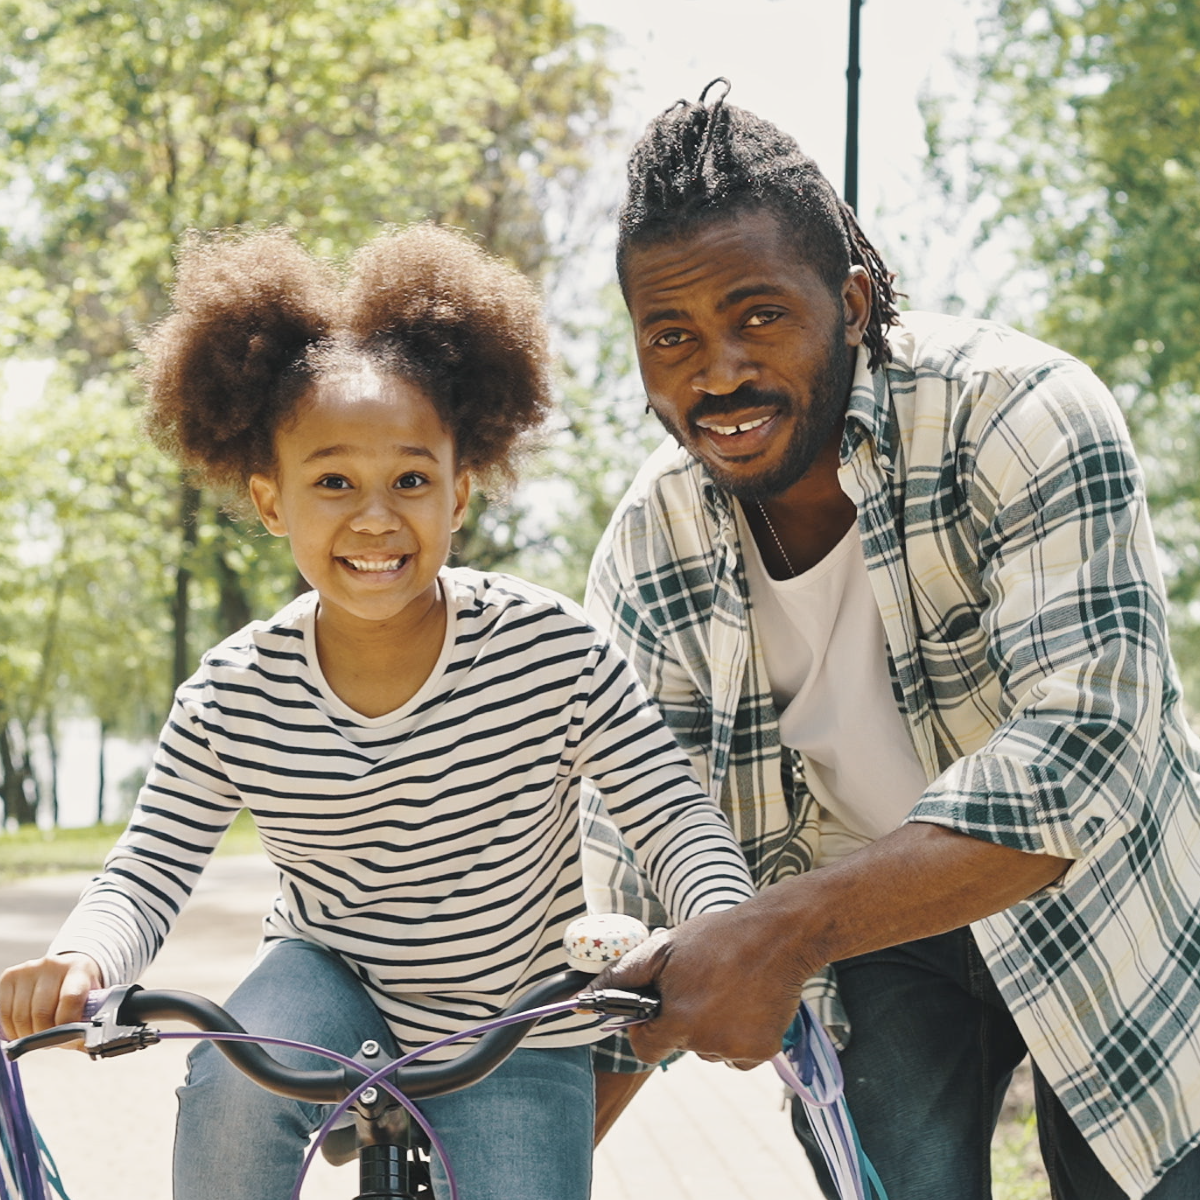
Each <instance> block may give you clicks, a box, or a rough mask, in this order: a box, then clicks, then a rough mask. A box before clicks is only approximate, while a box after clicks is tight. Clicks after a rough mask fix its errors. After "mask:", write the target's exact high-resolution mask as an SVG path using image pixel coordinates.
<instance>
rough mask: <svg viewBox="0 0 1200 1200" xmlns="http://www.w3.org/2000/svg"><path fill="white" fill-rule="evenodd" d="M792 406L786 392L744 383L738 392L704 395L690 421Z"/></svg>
mask: <svg viewBox="0 0 1200 1200" xmlns="http://www.w3.org/2000/svg"><path fill="white" fill-rule="evenodd" d="M791 407H792V404H791V400H790V398H789V397H788V394H787V393H786V392H781V391H778V390H775V389H767V388H756V387H754V386H753V385H751V384H746V383H743V384H742V386H741V387H740V388H738V390H737V391H736V392H729V393H728V394H727V395H724V396H711V395H710V396H702V397H701V398H700V399H699V400H697V401H696V404H695V405H694V407H693V408H692V409H691V410H690V411H689V412H688V421H689V423H690V424H693V425H694V424H695V423H696V422H697V421H701V420H704V418H706V417H727V416H731V415H732V414H733V413H739V412H745V410H746V409H748V408H777V409H779V410H780V412H785V413H786V412H790V411H791Z"/></svg>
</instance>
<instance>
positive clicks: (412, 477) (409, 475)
mask: <svg viewBox="0 0 1200 1200" xmlns="http://www.w3.org/2000/svg"><path fill="white" fill-rule="evenodd" d="M428 482H429V480H428V479H426V478H425V476H424V475H421V474H420V473H419V472H417V471H405V472H404V474H403V475H401V476H400V478H399V479H397V480H396V486H397V487H398V488H401V489H402V490H405V491H407V490H409V489H410V488H416V487H420V486H421V485H422V484H424V483H428Z"/></svg>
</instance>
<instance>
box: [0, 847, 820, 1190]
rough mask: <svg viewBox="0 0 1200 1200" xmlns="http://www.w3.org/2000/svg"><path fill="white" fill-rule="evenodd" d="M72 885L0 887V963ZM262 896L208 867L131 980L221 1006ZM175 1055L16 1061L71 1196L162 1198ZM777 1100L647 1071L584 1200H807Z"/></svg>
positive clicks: (261, 883)
mask: <svg viewBox="0 0 1200 1200" xmlns="http://www.w3.org/2000/svg"><path fill="white" fill-rule="evenodd" d="M83 882H84V877H82V876H78V875H71V876H55V877H48V878H43V879H37V880H33V881H30V882H28V883H23V884H18V885H12V886H8V887H2V888H0V967H4V966H8V965H10V964H11V963H14V962H20V961H22V960H24V959H26V958H31V957H34V956H35V955H37V954H40V953H41V952H42V950H43V949H44V948H45V945H46V943H47V942H48V941H49V939H50V937H51V935H52V934H53V933H54V930H55V929H56V928H57V927H58V923H59V922H60V921H61V920H62V917H63V916H64V915H65V913H66V911H67V910H68V909H69V908H70V906H71V903H72V902H73V900H74V897H75V896H76V895H77V894H78V892H79V889H80V888H81V887H82V885H83ZM272 889H273V873H272V871H271V869H270V866H269V864H268V863H267V862H266V860H265V859H263V858H261V857H259V856H247V857H236V858H234V857H230V858H217V859H214V860H213V862H212V864H211V865H210V866H209V868H208V870H207V871H206V872H205V875H204V877H203V879H202V881H201V884H200V886H199V887H198V888H197V891H196V894H195V895H194V896H193V898H192V901H191V903H190V904H189V905H188V907H187V909H185V911H184V913H183V915H182V916H181V917H180V919H179V922H178V925H177V926H176V928H175V930H174V932H173V933H172V935H171V937H170V938H169V939H168V940H167V944H166V946H165V947H164V948H163V951H162V953H161V954H160V955H159V956H158V959H157V961H156V962H155V963H154V966H153V967H152V968H151V970H150V971H149V972H148V973H147V975H146V977H145V979H144V980H143V981H142V982H143V983H145V984H146V985H147V986H150V987H172V988H182V989H184V990H187V991H195V992H201V993H203V994H206V995H210V996H212V997H213V998H214V999H217V1000H221V999H224V997H225V996H226V995H227V994H228V993H229V991H230V990H231V989H232V987H233V985H234V984H235V983H236V981H237V980H238V978H240V976H241V975H242V973H243V972H244V971H245V970H246V968H247V966H248V965H249V962H250V959H251V957H252V955H253V953H254V948H255V946H256V944H257V941H258V936H259V920H260V917H261V914H262V913H263V912H264V911H265V908H266V905H267V901H268V899H269V897H270V895H271V893H272ZM185 1054H186V1049H185V1048H184V1045H183V1044H182V1043H177V1042H167V1043H163V1044H161V1045H159V1046H156V1047H154V1048H153V1049H151V1050H149V1051H144V1052H142V1053H139V1054H131V1055H125V1056H123V1057H121V1058H117V1059H111V1060H108V1061H104V1062H95V1063H94V1062H92V1061H90V1060H89V1059H88V1058H87V1057H85V1056H84V1055H83V1054H78V1053H71V1052H67V1051H58V1050H56V1051H47V1052H44V1053H41V1054H35V1055H30V1056H29V1057H27V1058H25V1059H22V1060H21V1068H22V1076H23V1079H24V1083H25V1090H26V1094H27V1098H28V1101H29V1107H30V1111H31V1112H32V1114H33V1117H34V1119H35V1120H36V1121H37V1123H38V1125H39V1127H40V1128H41V1131H42V1134H43V1136H44V1137H45V1139H46V1141H47V1143H48V1144H49V1146H50V1148H51V1150H52V1151H53V1153H54V1155H55V1157H56V1159H57V1160H58V1164H59V1168H60V1169H61V1171H62V1175H63V1179H64V1182H65V1184H66V1187H67V1193H68V1195H69V1196H70V1197H71V1200H127V1197H130V1196H139V1197H144V1198H146V1200H167V1198H168V1197H169V1195H170V1145H171V1137H172V1130H173V1127H174V1119H175V1100H174V1096H173V1094H172V1089H173V1088H174V1087H175V1086H176V1084H177V1083H178V1082H179V1080H180V1078H181V1077H182V1074H183V1059H184V1057H185ZM781 1099H782V1089H781V1086H780V1085H779V1084H778V1082H777V1081H776V1079H775V1076H774V1074H773V1072H772V1071H771V1069H770V1068H769V1067H760V1068H758V1069H757V1070H755V1071H751V1072H748V1073H745V1074H743V1073H741V1072H736V1071H730V1070H727V1069H725V1068H723V1067H720V1066H713V1065H710V1064H706V1063H702V1062H700V1061H698V1060H697V1059H695V1058H691V1057H689V1058H687V1059H684V1060H683V1061H682V1062H680V1063H679V1064H677V1065H676V1066H674V1067H672V1068H671V1069H670V1070H669V1071H666V1072H659V1073H658V1074H657V1075H656V1077H655V1078H654V1079H652V1080H651V1081H650V1082H649V1083H648V1084H646V1086H645V1087H644V1088H642V1090H641V1092H640V1093H639V1094H638V1095H637V1096H636V1097H635V1099H634V1101H633V1103H632V1104H631V1105H630V1107H629V1109H628V1110H627V1111H626V1113H625V1114H624V1116H623V1117H622V1118H621V1120H620V1121H619V1122H618V1123H617V1125H616V1127H615V1128H614V1129H613V1131H612V1132H611V1133H610V1134H609V1136H608V1137H607V1138H606V1139H605V1140H604V1142H603V1143H602V1144H601V1146H600V1149H599V1150H598V1152H597V1156H596V1180H595V1186H594V1188H593V1193H592V1194H593V1200H819V1192H818V1191H817V1188H816V1185H815V1184H814V1183H813V1181H812V1175H811V1173H810V1171H809V1168H808V1164H807V1163H806V1162H805V1160H804V1156H803V1154H802V1153H801V1151H800V1149H799V1147H798V1146H797V1145H796V1143H795V1142H794V1140H793V1139H792V1136H791V1131H790V1129H789V1126H788V1119H787V1114H786V1113H785V1112H784V1111H783V1110H782V1108H781ZM215 1152H216V1151H215ZM353 1185H354V1179H353V1174H352V1170H351V1168H348V1167H347V1168H338V1169H335V1168H332V1167H330V1166H329V1165H328V1164H326V1163H325V1162H324V1160H320V1161H319V1162H318V1163H317V1165H316V1166H315V1167H314V1170H313V1174H312V1175H310V1178H309V1180H308V1182H307V1184H306V1186H305V1190H304V1197H305V1200H345V1198H346V1197H347V1196H350V1195H351V1194H353V1192H354V1186H353Z"/></svg>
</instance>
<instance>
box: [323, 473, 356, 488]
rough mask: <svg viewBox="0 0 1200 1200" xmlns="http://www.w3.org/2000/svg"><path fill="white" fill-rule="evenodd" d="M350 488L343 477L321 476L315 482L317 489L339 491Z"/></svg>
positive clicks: (347, 481) (348, 482)
mask: <svg viewBox="0 0 1200 1200" xmlns="http://www.w3.org/2000/svg"><path fill="white" fill-rule="evenodd" d="M349 486H350V481H349V480H348V479H347V478H346V477H345V476H344V475H322V476H321V478H320V479H318V480H317V487H320V488H329V489H330V490H331V491H341V490H342V489H344V488H348V487H349Z"/></svg>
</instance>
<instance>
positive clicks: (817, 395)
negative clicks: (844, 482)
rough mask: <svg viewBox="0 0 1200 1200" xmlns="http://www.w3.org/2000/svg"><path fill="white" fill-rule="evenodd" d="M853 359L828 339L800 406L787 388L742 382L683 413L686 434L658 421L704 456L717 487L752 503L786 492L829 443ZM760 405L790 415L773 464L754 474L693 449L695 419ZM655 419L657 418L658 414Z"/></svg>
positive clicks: (847, 389) (843, 412)
mask: <svg viewBox="0 0 1200 1200" xmlns="http://www.w3.org/2000/svg"><path fill="white" fill-rule="evenodd" d="M839 332H840V326H839ZM852 362H853V360H852V359H851V358H850V357H849V355H848V354H847V353H846V348H845V346H844V344H842V343H841V341H840V338H839V340H838V342H837V343H836V344H833V343H831V345H830V346H829V348H828V353H827V355H826V358H825V364H824V366H823V367H822V369H821V371H820V372H819V373H818V374H817V375H816V376H815V377H814V378H813V380H812V383H811V390H810V391H809V403H808V405H807V406H805V407H803V408H799V407H798V406H797V404H796V401H795V399H794V397H792V396H791V395H789V394H788V393H787V392H783V391H778V390H774V389H771V390H768V389H764V388H756V387H754V386H752V385H751V384H742V386H741V387H740V388H738V390H737V391H736V392H730V393H729V394H728V395H725V396H705V397H704V398H703V399H702V400H700V401H699V403H697V404H696V406H695V408H693V409H692V410H691V412H690V413H688V416H687V421H688V424H689V430H688V436H687V437H686V438H684V437H682V436H680V431H679V430H678V429H675V428H673V427H672V426H671V425H670V424H668V423H667V422H666V421H663V425H664V426H665V427H666V429H667V432H668V433H670V434H671V435H672V436H673V437H674V438H675V439H676V440H677V441H678V442H680V444H681V445H683V447H684V448H685V449H686V450H688V452H689V453H690V454H691V455H692V456H693V457H695V458H699V459H700V461H701V462H703V464H704V466H705V468H706V469H707V471H708V473H709V474H710V475H711V476H712V478H713V481H714V482H715V483H716V484H717V485H718V487H721V488H723V489H724V490H725V491H727V492H729V493H730V494H731V495H733V496H735V497H737V499H739V500H742V501H746V502H749V503H752V504H753V503H755V502H757V501H761V500H770V499H772V498H773V497H775V496H778V495H780V494H781V493H783V492H786V491H787V490H788V488H790V487H791V486H792V484H794V483H796V482H797V481H798V480H800V479H802V478H803V477H804V476H805V474H807V472H808V469H809V468H810V467H811V466H812V465H813V462H814V461H815V460H816V458H817V455H819V454H820V453H821V451H822V450H823V449H824V448H825V446H826V445H827V444H828V442H829V439H830V438H831V437H832V436H833V433H834V431H835V430H836V429H837V428H838V426H839V424H840V423H841V421H842V418H843V417H844V416H845V415H846V405H847V402H848V400H849V396H850V383H851V379H852V372H853V365H852ZM762 407H772V408H777V409H778V410H779V413H780V415H781V416H782V417H791V418H793V419H794V421H795V424H794V425H793V427H792V436H791V438H790V439H789V441H788V444H787V446H786V448H785V449H784V453H783V457H782V458H781V459H780V460H779V462H778V463H776V464H775V466H773V467H768V468H766V469H764V470H762V471H761V472H759V473H758V474H757V475H743V474H733V473H731V472H728V471H727V470H725V469H723V468H722V467H721V466H720V465H719V464H714V463H713V462H711V461H710V460H709V459H708V458H706V457H704V456H703V455H700V454H697V453H696V451H695V449H693V445H694V442H695V435H694V426H695V422H696V421H698V420H700V419H702V418H705V417H721V416H730V415H733V414H734V413H738V412H744V411H746V409H749V408H762ZM659 419H660V420H662V418H661V417H660V418H659Z"/></svg>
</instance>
